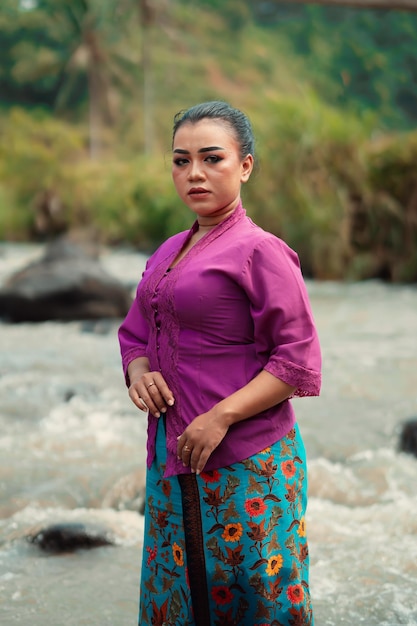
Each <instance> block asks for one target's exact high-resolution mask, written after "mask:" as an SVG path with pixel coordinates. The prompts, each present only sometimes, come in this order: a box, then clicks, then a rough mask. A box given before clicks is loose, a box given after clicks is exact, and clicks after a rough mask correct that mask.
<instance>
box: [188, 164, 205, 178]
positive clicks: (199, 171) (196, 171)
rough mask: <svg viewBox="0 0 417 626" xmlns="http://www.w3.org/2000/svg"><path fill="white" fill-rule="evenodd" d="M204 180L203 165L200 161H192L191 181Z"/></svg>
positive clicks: (190, 168) (189, 175)
mask: <svg viewBox="0 0 417 626" xmlns="http://www.w3.org/2000/svg"><path fill="white" fill-rule="evenodd" d="M203 178H204V171H203V168H202V167H201V163H199V162H198V161H192V162H191V163H190V167H189V170H188V179H189V180H202V179H203Z"/></svg>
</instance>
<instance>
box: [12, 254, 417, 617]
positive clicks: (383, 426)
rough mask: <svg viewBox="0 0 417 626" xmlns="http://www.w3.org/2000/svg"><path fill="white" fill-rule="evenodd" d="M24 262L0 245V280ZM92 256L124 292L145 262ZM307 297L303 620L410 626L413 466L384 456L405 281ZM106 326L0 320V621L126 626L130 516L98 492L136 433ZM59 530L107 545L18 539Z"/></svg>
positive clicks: (411, 348) (109, 489) (413, 312)
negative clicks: (54, 549) (308, 615)
mask: <svg viewBox="0 0 417 626" xmlns="http://www.w3.org/2000/svg"><path fill="white" fill-rule="evenodd" d="M40 253H41V247H40V246H37V245H25V244H6V243H5V244H1V245H0V284H1V283H2V282H4V280H5V279H6V278H7V276H9V275H10V274H11V273H12V272H13V271H15V270H16V269H18V268H20V267H22V266H23V265H25V264H26V263H27V262H28V261H29V260H30V259H34V258H37V257H38V256H39V255H40ZM102 262H103V264H104V266H105V267H106V269H107V270H108V271H109V272H111V273H112V274H114V275H115V276H116V277H118V278H120V279H122V280H123V281H125V282H126V283H127V284H129V286H131V287H133V285H134V284H135V283H136V282H137V280H138V279H139V277H140V274H141V272H142V269H143V266H144V262H145V257H144V256H143V255H140V254H137V253H135V252H133V251H124V250H113V251H112V250H105V251H104V252H103V255H102ZM308 289H309V292H310V297H311V302H312V306H313V311H314V315H315V318H316V322H317V326H318V329H319V334H320V337H321V342H322V349H323V357H324V368H323V391H322V395H321V396H320V398H310V399H307V398H302V399H297V400H295V401H294V406H295V408H296V411H297V414H298V418H299V423H300V426H301V430H302V433H303V435H304V440H305V443H306V447H307V452H308V458H309V490H310V499H309V508H308V516H307V525H308V533H309V541H310V555H311V591H312V596H313V601H314V606H315V614H316V626H342V625H349V626H358V625H359V624H365V625H366V626H397V625H400V624H407V625H409V626H411V625H417V602H416V598H417V459H416V458H414V457H413V456H410V455H406V454H403V453H400V452H398V449H397V444H398V438H399V433H400V429H401V425H402V423H403V422H404V421H406V420H407V419H410V418H413V417H414V418H416V419H417V288H416V287H415V286H392V285H385V284H382V283H379V282H367V283H357V284H339V283H316V282H309V283H308ZM118 323H119V322H118V321H117V320H115V321H113V322H110V323H106V324H103V325H101V326H100V324H97V325H94V324H91V323H90V324H87V323H85V322H70V323H65V324H61V323H56V322H47V323H41V324H18V325H11V324H7V323H0V624H1V625H2V626H13V625H15V624H21V625H23V624H25V625H28V624H30V625H31V626H82V625H89V626H107V625H108V626H135V625H136V623H137V621H136V620H137V595H138V580H139V576H140V562H141V546H142V534H143V518H142V517H141V515H140V514H138V513H137V512H136V510H135V506H129V505H128V504H126V502H128V498H127V497H126V498H124V496H125V495H126V494H123V488H121V490H119V499H118V500H117V498H116V500H114V499H113V500H111V499H109V494H112V493H114V487H115V485H116V486H117V485H120V480H121V479H122V480H123V478H125V477H129V476H131V475H132V472H141V471H143V469H144V465H145V452H144V450H145V436H146V425H145V419H144V415H143V414H142V413H139V412H138V411H137V410H136V409H135V407H134V406H133V405H131V404H130V402H129V400H128V397H127V393H126V390H125V387H124V381H123V377H122V375H121V368H120V358H119V350H118V345H117V339H116V331H117V327H118ZM122 484H123V483H122ZM109 502H111V506H109ZM124 503H125V505H124ZM72 521H75V522H82V523H85V524H94V525H99V526H103V527H105V528H106V529H107V531H108V532H109V533H110V534H111V536H112V539H113V541H114V544H115V545H114V546H111V547H100V548H95V549H93V550H84V551H79V552H76V553H71V554H64V555H59V556H48V555H47V554H45V553H43V552H41V551H40V550H39V549H38V548H37V547H36V546H34V545H31V544H30V543H28V542H27V541H26V539H25V537H26V536H27V535H30V534H33V533H34V532H36V530H39V529H40V528H42V527H43V526H45V525H49V524H51V523H55V522H72ZM248 626H250V625H248Z"/></svg>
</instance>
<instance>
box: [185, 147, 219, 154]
mask: <svg viewBox="0 0 417 626" xmlns="http://www.w3.org/2000/svg"><path fill="white" fill-rule="evenodd" d="M214 150H224V148H221V147H220V146H208V147H207V148H200V150H198V152H199V153H203V152H213V151H214ZM173 152H176V153H177V154H190V152H189V150H182V149H181V148H175V150H174V151H173Z"/></svg>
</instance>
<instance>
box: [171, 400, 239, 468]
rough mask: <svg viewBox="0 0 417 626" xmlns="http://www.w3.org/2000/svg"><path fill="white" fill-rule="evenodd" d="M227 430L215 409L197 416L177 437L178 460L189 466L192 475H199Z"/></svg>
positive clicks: (221, 416) (224, 421)
mask: <svg viewBox="0 0 417 626" xmlns="http://www.w3.org/2000/svg"><path fill="white" fill-rule="evenodd" d="M228 428H229V427H228V425H227V424H226V420H225V418H224V416H223V415H222V414H218V412H217V411H216V408H213V409H211V410H210V411H208V412H207V413H202V414H201V415H198V416H197V417H196V418H195V419H194V420H193V421H192V422H191V424H190V425H189V426H187V428H186V429H185V430H184V432H183V433H182V435H181V436H180V437H178V444H177V455H178V459H180V460H181V461H182V462H183V464H184V466H187V465H190V467H191V471H192V472H193V474H194V473H196V474H200V472H202V471H203V469H204V467H205V465H206V463H207V460H208V458H209V456H210V454H211V453H212V452H213V450H215V448H217V446H218V445H219V443H220V442H221V441H222V439H223V438H224V436H225V435H226V433H227V431H228Z"/></svg>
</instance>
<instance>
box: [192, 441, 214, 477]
mask: <svg viewBox="0 0 417 626" xmlns="http://www.w3.org/2000/svg"><path fill="white" fill-rule="evenodd" d="M211 453H212V450H211V451H210V450H209V449H207V448H203V450H202V451H201V452H200V454H199V455H198V457H197V456H196V458H195V459H194V458H192V460H191V471H192V473H193V474H197V476H198V475H199V474H201V472H202V471H203V469H204V468H205V466H206V463H207V461H208V460H209V457H210V454H211Z"/></svg>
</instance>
